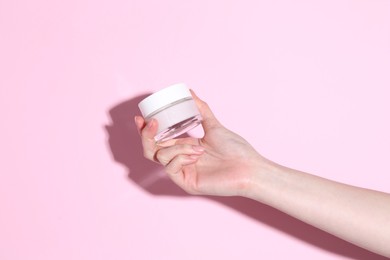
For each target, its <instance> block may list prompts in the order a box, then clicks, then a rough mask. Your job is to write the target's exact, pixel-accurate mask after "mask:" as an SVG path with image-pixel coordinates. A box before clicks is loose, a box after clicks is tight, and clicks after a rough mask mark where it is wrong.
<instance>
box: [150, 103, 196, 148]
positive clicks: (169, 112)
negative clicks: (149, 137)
mask: <svg viewBox="0 0 390 260" xmlns="http://www.w3.org/2000/svg"><path fill="white" fill-rule="evenodd" d="M152 118H154V119H156V120H157V121H158V130H157V135H156V136H155V137H154V139H155V140H156V142H164V141H167V140H169V139H172V138H175V137H177V136H179V135H181V134H184V133H186V132H187V131H189V130H191V129H192V128H194V127H196V126H198V125H199V124H200V123H201V121H202V116H201V115H200V113H199V110H198V107H197V106H196V103H195V101H194V100H193V99H192V98H191V97H187V98H182V99H180V100H177V101H175V102H172V103H171V104H168V105H166V106H164V107H162V108H159V109H158V110H156V111H154V112H153V113H151V114H150V115H148V116H146V117H145V119H146V121H149V120H151V119H152Z"/></svg>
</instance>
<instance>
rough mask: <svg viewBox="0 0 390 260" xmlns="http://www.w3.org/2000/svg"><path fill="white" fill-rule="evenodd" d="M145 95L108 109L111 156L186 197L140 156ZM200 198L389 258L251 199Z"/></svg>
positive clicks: (320, 240) (365, 257) (340, 250)
mask: <svg viewBox="0 0 390 260" xmlns="http://www.w3.org/2000/svg"><path fill="white" fill-rule="evenodd" d="M148 95H149V94H145V95H140V96H137V97H134V98H132V99H130V100H127V101H124V102H122V103H120V104H117V105H115V106H114V107H112V108H111V109H110V110H109V115H110V117H111V120H112V124H111V125H107V126H105V128H106V131H107V133H108V144H109V147H110V149H111V153H112V155H113V159H114V160H115V161H116V162H118V163H120V164H122V165H123V166H125V167H126V168H127V169H128V170H129V174H128V178H129V180H130V181H132V182H133V183H134V184H136V185H137V186H138V187H140V188H142V190H144V191H146V192H148V193H150V194H153V195H156V196H162V195H165V196H177V197H189V196H190V195H188V194H187V193H185V192H184V191H183V190H182V189H180V188H179V187H177V186H176V185H175V184H174V183H173V182H172V181H171V180H170V179H169V178H168V177H166V175H165V174H164V172H163V168H162V167H161V166H160V165H158V164H156V163H154V162H151V161H148V160H146V159H145V158H144V157H143V152H142V146H141V140H140V137H139V134H138V132H137V129H136V127H135V124H134V116H135V115H139V114H140V113H139V110H138V107H137V104H138V103H139V102H140V101H141V100H142V99H143V98H145V97H146V96H148ZM203 198H204V199H210V200H213V201H215V202H218V203H220V204H222V205H224V206H227V207H230V208H232V209H234V210H236V211H238V212H241V213H242V214H244V215H246V216H248V217H251V218H253V219H255V220H257V221H260V222H262V223H265V224H267V225H269V226H271V227H273V228H275V229H278V230H280V231H282V232H284V233H286V234H288V235H290V236H293V237H296V238H298V239H300V240H302V241H304V242H306V243H309V244H312V245H314V246H317V247H319V248H321V249H323V250H327V251H329V252H333V253H335V254H339V255H342V256H346V257H349V258H352V259H356V260H384V259H388V258H386V257H383V256H380V255H377V254H375V253H372V252H369V251H367V250H365V249H362V248H360V247H357V246H355V245H353V244H350V243H348V242H346V241H344V240H342V239H339V238H337V237H335V236H333V235H330V234H328V233H326V232H324V231H321V230H319V229H317V228H315V227H312V226H310V225H308V224H306V223H304V222H301V221H299V220H297V219H295V218H293V217H291V216H289V215H287V214H284V213H282V212H280V211H278V210H275V209H273V208H271V207H269V206H267V205H264V204H261V203H259V202H256V201H253V200H250V199H246V198H241V197H211V196H204V197H203Z"/></svg>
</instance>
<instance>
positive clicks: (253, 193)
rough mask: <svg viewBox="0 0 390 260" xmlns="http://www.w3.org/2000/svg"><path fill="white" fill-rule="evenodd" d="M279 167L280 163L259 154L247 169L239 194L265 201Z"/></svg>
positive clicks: (279, 169)
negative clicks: (247, 172)
mask: <svg viewBox="0 0 390 260" xmlns="http://www.w3.org/2000/svg"><path fill="white" fill-rule="evenodd" d="M281 168H282V166H281V165H279V164H277V163H274V162H272V161H270V160H268V159H266V158H264V157H261V156H260V158H258V159H257V160H256V162H255V163H254V164H253V165H252V167H251V169H250V170H249V174H248V176H247V179H246V181H245V185H244V187H243V189H242V190H241V193H240V196H242V197H246V198H250V199H254V200H257V201H260V202H263V203H265V198H266V197H267V196H268V195H267V194H269V193H270V192H272V190H271V189H272V186H273V183H274V182H275V180H276V178H275V177H276V176H277V175H278V173H280V172H281Z"/></svg>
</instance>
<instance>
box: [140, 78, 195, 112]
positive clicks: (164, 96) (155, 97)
mask: <svg viewBox="0 0 390 260" xmlns="http://www.w3.org/2000/svg"><path fill="white" fill-rule="evenodd" d="M188 97H192V95H191V92H190V90H189V89H188V87H187V86H186V85H185V84H184V83H178V84H175V85H172V86H169V87H167V88H164V89H162V90H160V91H158V92H156V93H153V94H152V95H150V96H148V97H146V98H145V99H143V100H142V101H141V102H139V104H138V107H139V109H140V110H141V113H142V115H143V116H144V117H147V116H148V115H150V114H151V113H153V112H154V111H156V110H157V109H159V108H162V107H164V106H166V105H169V104H171V103H173V102H175V101H178V100H180V99H182V98H188Z"/></svg>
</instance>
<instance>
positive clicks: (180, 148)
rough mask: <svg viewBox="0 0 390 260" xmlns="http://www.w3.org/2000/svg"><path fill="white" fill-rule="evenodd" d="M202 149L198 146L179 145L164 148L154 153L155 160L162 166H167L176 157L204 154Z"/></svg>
mask: <svg viewBox="0 0 390 260" xmlns="http://www.w3.org/2000/svg"><path fill="white" fill-rule="evenodd" d="M204 150H205V149H204V148H203V147H202V146H199V145H189V144H180V145H173V146H170V147H166V148H161V149H159V150H158V151H157V152H156V155H155V158H156V159H157V161H158V162H160V163H161V164H162V165H164V166H165V165H167V164H168V163H169V162H171V161H172V160H173V159H174V158H175V157H177V156H178V155H181V154H183V155H201V154H203V152H204Z"/></svg>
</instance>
